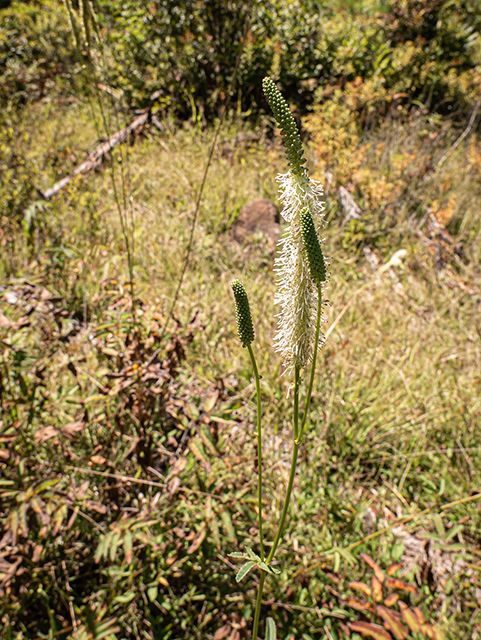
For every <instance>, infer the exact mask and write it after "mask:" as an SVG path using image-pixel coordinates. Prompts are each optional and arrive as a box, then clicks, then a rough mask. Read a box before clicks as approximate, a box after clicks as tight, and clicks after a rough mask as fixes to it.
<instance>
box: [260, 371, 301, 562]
mask: <svg viewBox="0 0 481 640" xmlns="http://www.w3.org/2000/svg"><path fill="white" fill-rule="evenodd" d="M298 424H299V367H297V366H296V368H295V382H294V448H293V450H292V460H291V471H290V474H289V482H288V483H287V491H286V497H285V499H284V507H283V508H282V514H281V519H280V521H279V527H278V529H277V533H276V537H275V539H274V543H273V545H272V547H271V550H270V552H269V555H268V557H267V560H266V564H269V563H270V562H272V560H273V558H274V554H275V552H276V550H277V547H278V545H279V542H280V539H281V536H282V530H283V528H284V523H285V521H286V517H287V511H288V509H289V502H290V500H291V493H292V487H293V486H294V478H295V476H296V465H297V454H298V453H299V442H298V441H297V429H298Z"/></svg>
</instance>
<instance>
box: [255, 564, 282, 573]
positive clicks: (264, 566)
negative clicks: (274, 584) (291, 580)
mask: <svg viewBox="0 0 481 640" xmlns="http://www.w3.org/2000/svg"><path fill="white" fill-rule="evenodd" d="M257 564H258V565H259V568H260V569H263V570H264V571H267V573H271V574H272V575H274V576H278V575H279V574H280V572H281V570H280V569H278V568H277V567H271V566H270V565H267V564H266V563H265V562H258V563H257Z"/></svg>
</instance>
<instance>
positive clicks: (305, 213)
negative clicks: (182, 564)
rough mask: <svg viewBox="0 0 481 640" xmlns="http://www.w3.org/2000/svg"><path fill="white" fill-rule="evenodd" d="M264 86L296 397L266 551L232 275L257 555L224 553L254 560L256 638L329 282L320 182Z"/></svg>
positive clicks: (240, 293) (280, 339) (287, 366)
mask: <svg viewBox="0 0 481 640" xmlns="http://www.w3.org/2000/svg"><path fill="white" fill-rule="evenodd" d="M263 89H264V93H265V96H266V98H267V101H268V103H269V105H270V107H271V109H272V111H273V114H274V117H275V119H276V122H277V124H278V126H279V128H280V132H281V135H282V138H283V145H284V148H285V151H286V157H287V162H288V167H289V170H288V172H287V173H286V174H282V175H279V176H277V180H278V182H279V190H280V200H281V202H282V205H283V208H282V211H281V215H282V217H283V218H284V220H285V221H286V222H287V223H288V226H287V227H286V229H285V231H284V233H283V235H282V238H281V240H280V241H279V244H278V255H277V258H276V260H275V264H274V270H275V273H276V282H277V294H276V297H275V302H276V304H278V305H279V313H278V314H277V318H278V325H277V332H276V336H275V349H276V351H278V352H279V353H280V354H281V356H282V361H283V367H284V374H287V375H291V374H292V373H293V374H294V394H293V395H294V399H293V420H292V438H293V447H292V460H291V468H290V473H289V480H288V483H287V488H286V495H285V499H284V505H283V508H282V512H281V517H280V520H279V523H278V526H277V532H276V535H275V537H274V541H273V543H272V545H271V547H270V549H269V553H267V552H266V551H265V542H264V534H263V521H262V432H261V399H260V384H259V373H258V369H257V364H256V361H255V358H254V353H253V350H252V347H251V343H252V342H253V340H254V329H253V324H252V318H251V313H250V307H249V302H248V299H247V293H246V291H245V289H244V286H243V285H242V284H241V283H240V282H239V281H238V280H236V281H234V282H233V283H232V289H233V292H234V297H235V303H236V317H237V329H238V334H239V339H240V341H241V342H242V344H243V346H244V347H246V348H247V349H248V352H249V356H250V359H251V363H252V367H253V371H254V377H255V381H256V392H257V448H258V511H259V547H260V555H259V556H258V555H256V554H255V553H254V552H253V551H252V550H251V549H247V550H246V553H233V554H230V555H231V556H232V557H237V558H242V559H244V560H246V562H245V564H244V565H243V566H242V567H241V568H240V570H239V572H238V574H237V580H238V581H240V580H241V579H242V578H243V577H244V576H246V575H247V573H248V572H249V571H250V570H251V569H252V568H254V567H256V566H257V567H258V568H259V569H260V580H259V587H258V592H257V600H256V608H255V612H254V623H253V633H252V637H253V640H257V637H258V631H259V623H260V612H261V603H262V593H263V588H264V583H265V580H266V577H267V574H268V573H271V574H275V573H278V570H277V569H276V568H275V567H274V566H273V565H272V563H273V561H274V559H275V553H276V551H277V548H278V545H279V543H280V541H281V538H282V533H283V529H284V524H285V521H286V518H287V512H288V510H289V504H290V498H291V494H292V489H293V486H294V480H295V475H296V465H297V457H298V452H299V447H300V445H301V443H302V438H303V435H304V432H305V427H306V422H307V415H308V410H309V405H310V401H311V396H312V389H313V385H314V376H315V367H316V360H317V353H318V349H319V346H320V345H321V344H322V342H323V337H322V334H321V322H322V320H323V318H322V297H323V296H322V294H323V287H324V286H325V283H326V281H327V271H326V265H325V261H324V256H323V253H322V248H321V243H322V239H321V238H320V237H319V230H320V228H321V227H322V225H323V210H324V202H322V200H321V198H322V196H323V190H322V186H321V185H319V184H318V183H317V182H315V181H314V180H312V179H311V178H310V177H309V175H308V173H307V169H306V168H305V166H304V164H305V162H306V160H305V158H304V151H303V148H302V143H301V139H300V135H299V130H298V128H297V125H296V122H295V120H294V118H293V117H292V114H291V112H290V110H289V107H288V105H287V103H286V101H285V100H284V98H283V97H282V95H281V93H280V92H279V90H278V89H277V87H276V85H275V84H274V82H273V81H272V80H271V79H270V78H265V79H264V81H263ZM309 365H311V370H310V376H309V384H308V389H307V393H306V398H305V405H304V411H303V413H302V415H301V413H300V411H299V405H300V393H299V392H300V384H301V373H302V372H303V371H304V370H305V369H306V368H307V367H308V366H309ZM265 556H267V557H265ZM273 625H274V623H273V621H272V619H270V618H268V620H267V635H266V638H270V637H273V635H272V634H273V631H272V629H273V628H274V627H273Z"/></svg>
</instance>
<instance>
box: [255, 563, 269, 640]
mask: <svg viewBox="0 0 481 640" xmlns="http://www.w3.org/2000/svg"><path fill="white" fill-rule="evenodd" d="M266 575H267V574H266V572H265V571H261V577H260V580H259V588H258V589H257V600H256V611H255V614H254V627H253V629H252V640H257V636H258V632H259V619H260V615H261V604H262V592H263V591H264V582H265V579H266Z"/></svg>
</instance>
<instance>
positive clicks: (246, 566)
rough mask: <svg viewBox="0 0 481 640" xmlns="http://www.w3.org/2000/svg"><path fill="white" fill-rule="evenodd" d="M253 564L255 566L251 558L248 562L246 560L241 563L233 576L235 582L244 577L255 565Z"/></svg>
mask: <svg viewBox="0 0 481 640" xmlns="http://www.w3.org/2000/svg"><path fill="white" fill-rule="evenodd" d="M255 566H256V563H255V562H254V561H253V560H250V561H249V562H246V563H245V564H243V565H242V567H241V568H240V569H239V571H238V573H237V575H236V577H235V579H236V582H240V581H241V580H242V578H245V576H246V575H247V574H248V573H249V571H250V570H251V569H252V567H255Z"/></svg>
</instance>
